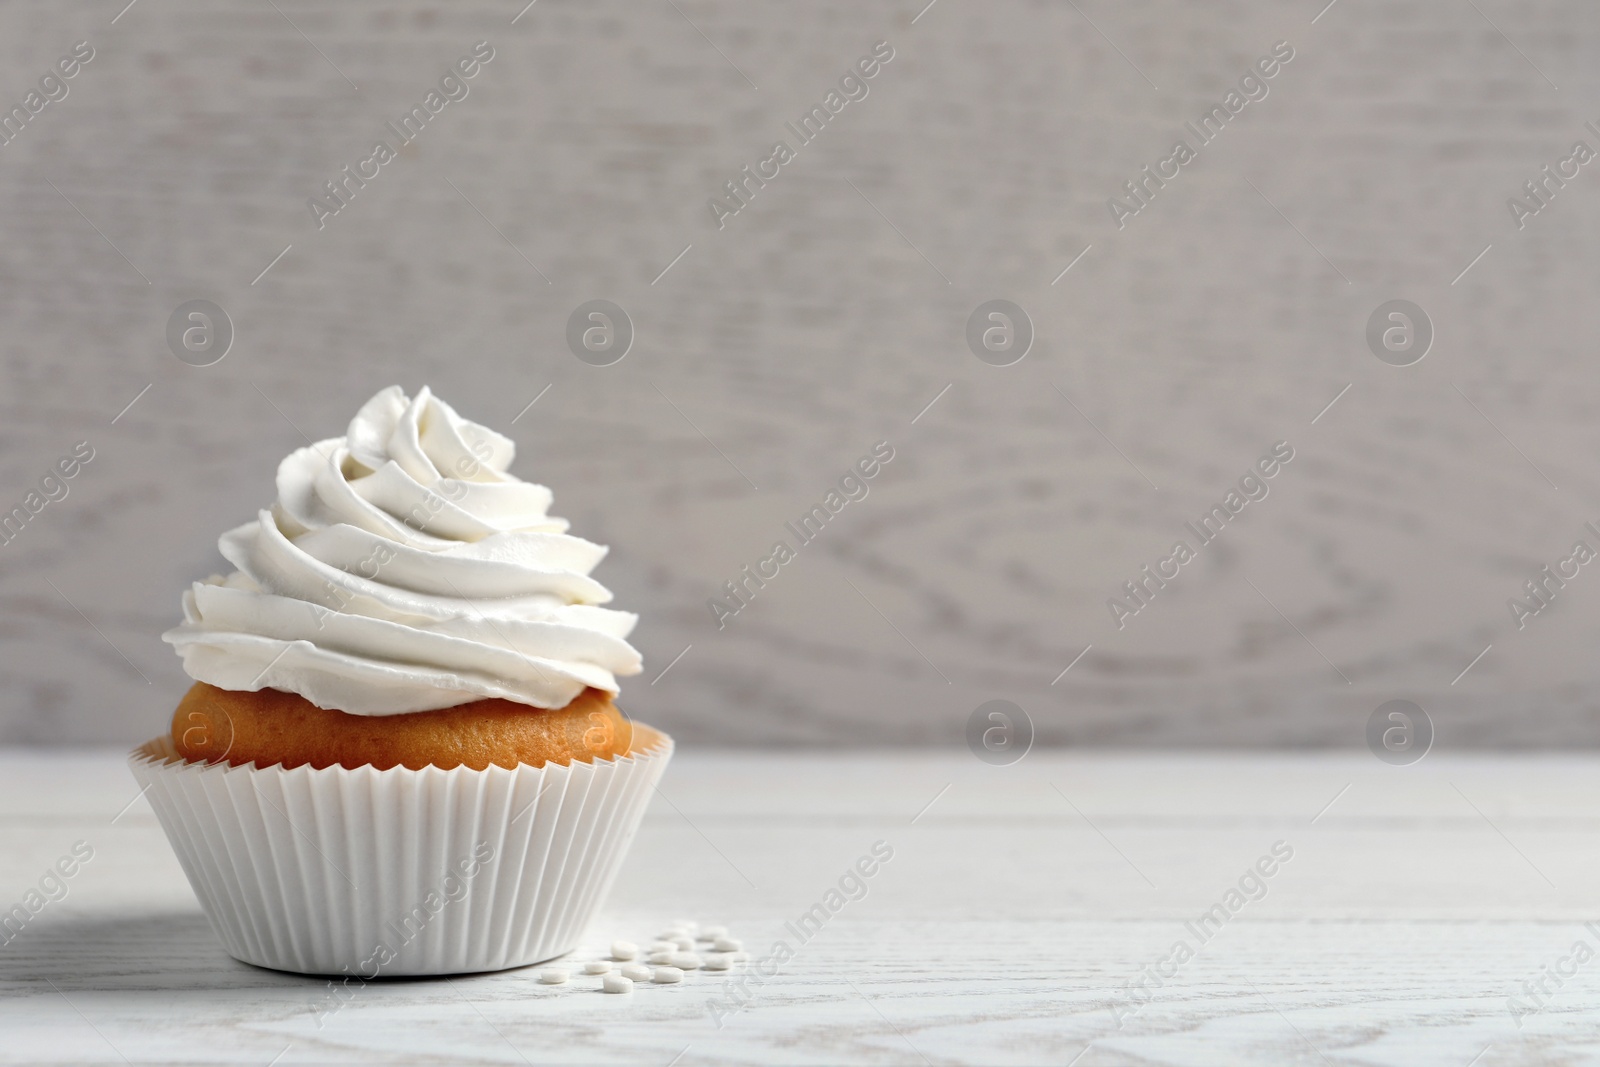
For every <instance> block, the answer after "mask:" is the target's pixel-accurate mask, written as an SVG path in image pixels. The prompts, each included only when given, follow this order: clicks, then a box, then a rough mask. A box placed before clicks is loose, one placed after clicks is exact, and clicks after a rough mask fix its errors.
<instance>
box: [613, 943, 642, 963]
mask: <svg viewBox="0 0 1600 1067" xmlns="http://www.w3.org/2000/svg"><path fill="white" fill-rule="evenodd" d="M638 954H639V946H638V945H635V944H634V943H633V942H632V941H613V942H611V958H612V959H614V960H631V959H633V958H634V957H635V956H637V955H638Z"/></svg>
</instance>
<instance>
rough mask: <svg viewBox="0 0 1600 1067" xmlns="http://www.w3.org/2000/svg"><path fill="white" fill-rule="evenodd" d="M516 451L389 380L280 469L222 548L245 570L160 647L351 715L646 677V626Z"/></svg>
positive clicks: (531, 695) (208, 592) (612, 687)
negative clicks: (513, 469)
mask: <svg viewBox="0 0 1600 1067" xmlns="http://www.w3.org/2000/svg"><path fill="white" fill-rule="evenodd" d="M514 452H515V446H514V445H513V444H512V442H511V441H510V440H509V439H508V438H506V437H503V436H501V435H500V434H498V433H495V432H494V431H493V430H490V429H488V428H487V427H484V426H479V425H478V424H477V423H474V422H469V421H468V420H466V419H463V418H461V417H460V416H459V415H457V414H456V413H455V412H454V411H453V410H451V408H450V406H449V405H448V404H446V403H445V402H444V401H442V400H440V399H439V398H438V397H436V396H433V395H432V394H431V393H430V392H429V391H428V389H427V388H426V387H424V388H423V389H422V390H421V391H420V392H419V393H418V394H417V395H416V396H415V397H411V398H407V397H406V395H405V394H404V393H403V392H402V391H401V390H400V388H399V387H398V386H390V387H389V388H388V389H385V390H383V391H382V392H380V393H378V395H376V396H374V397H373V398H372V399H371V400H369V401H367V403H366V404H365V405H363V406H362V408H361V410H360V412H358V413H357V415H356V417H355V418H354V419H353V420H352V421H351V423H350V427H349V430H348V431H347V433H346V434H345V436H344V437H334V438H330V439H328V440H326V441H319V442H318V443H317V444H314V445H312V446H311V447H309V448H301V449H297V450H296V451H295V452H294V453H292V454H291V455H290V456H289V457H288V458H287V459H285V460H284V461H283V462H282V463H281V464H280V465H279V466H278V499H277V502H276V503H274V504H273V506H272V508H271V509H270V510H266V511H262V512H261V513H260V514H259V515H258V516H257V518H256V520H255V521H254V522H249V523H246V524H245V525H243V526H240V527H238V528H237V529H234V530H229V531H228V532H227V533H225V534H223V535H222V537H221V539H220V540H219V541H218V542H217V546H218V548H220V549H221V551H222V555H223V556H224V557H226V558H227V560H228V562H230V563H232V564H233V565H234V566H235V567H236V568H238V569H237V570H235V571H234V572H233V573H232V574H230V575H228V576H227V577H226V578H222V577H212V578H210V579H208V580H206V581H204V582H196V583H195V584H194V586H193V587H192V588H191V589H190V590H189V591H188V592H186V593H184V595H183V623H182V624H181V625H179V626H178V627H176V628H174V629H172V630H169V631H167V632H166V633H165V634H163V635H162V638H163V640H165V641H167V642H169V643H171V644H172V645H173V646H175V647H176V648H177V650H178V654H179V655H181V656H182V657H183V666H184V669H185V670H186V671H188V673H189V675H190V676H191V677H193V678H195V679H197V680H198V681H202V682H208V683H210V684H211V685H215V686H217V687H219V688H222V689H235V690H250V691H255V690H260V689H281V690H286V691H289V692H294V693H299V694H300V695H301V696H303V697H305V698H306V699H307V700H309V701H311V702H312V703H313V704H316V705H318V706H319V707H323V708H333V709H337V710H339V711H345V712H349V713H351V714H354V715H399V714H404V713H407V712H416V711H428V710H432V709H435V708H448V707H453V706H455V705H458V704H465V703H468V702H470V701H474V700H480V699H483V698H485V697H501V698H504V699H506V700H511V701H515V702H517V703H519V704H526V705H528V706H530V707H532V708H559V707H564V706H565V705H567V704H568V703H570V702H571V701H572V699H573V698H574V697H576V696H577V695H578V694H579V693H581V692H582V691H583V690H584V689H585V688H586V687H593V688H595V689H604V690H607V691H609V692H612V693H615V692H616V691H617V682H616V676H617V675H619V674H621V675H627V674H637V673H639V670H640V660H639V653H638V652H637V651H635V650H634V648H633V646H632V645H630V644H628V642H627V641H626V638H627V636H628V634H629V632H630V631H632V629H633V626H634V623H635V622H637V621H638V617H637V616H635V615H632V614H630V613H628V612H624V611H614V610H612V609H610V608H604V607H600V605H601V604H604V603H606V602H607V601H609V600H610V599H611V593H610V592H609V591H608V590H607V589H606V588H605V587H604V586H602V585H601V584H600V583H599V582H596V581H595V580H594V579H593V578H590V577H589V572H590V571H591V570H593V569H594V567H595V565H596V564H598V563H599V562H600V560H601V559H603V558H604V557H605V554H606V549H605V547H604V546H602V545H597V544H594V543H592V542H590V541H585V540H584V539H583V538H581V537H573V536H572V535H570V534H568V533H567V532H566V530H567V522H566V520H565V519H557V518H553V517H551V516H550V515H549V514H548V511H549V507H550V502H551V496H550V490H548V489H546V488H545V487H544V486H542V485H534V484H533V483H531V482H524V481H522V480H521V479H519V478H517V477H516V476H514V475H512V474H509V473H507V471H506V468H507V467H509V466H510V465H511V459H512V456H513V454H514Z"/></svg>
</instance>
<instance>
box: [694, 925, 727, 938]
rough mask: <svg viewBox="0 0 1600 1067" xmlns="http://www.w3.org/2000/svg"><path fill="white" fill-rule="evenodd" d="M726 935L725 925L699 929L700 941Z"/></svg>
mask: <svg viewBox="0 0 1600 1067" xmlns="http://www.w3.org/2000/svg"><path fill="white" fill-rule="evenodd" d="M727 936H728V928H727V927H726V926H708V927H706V928H705V929H704V930H701V931H700V940H702V941H715V940H716V939H717V938H719V937H727Z"/></svg>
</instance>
